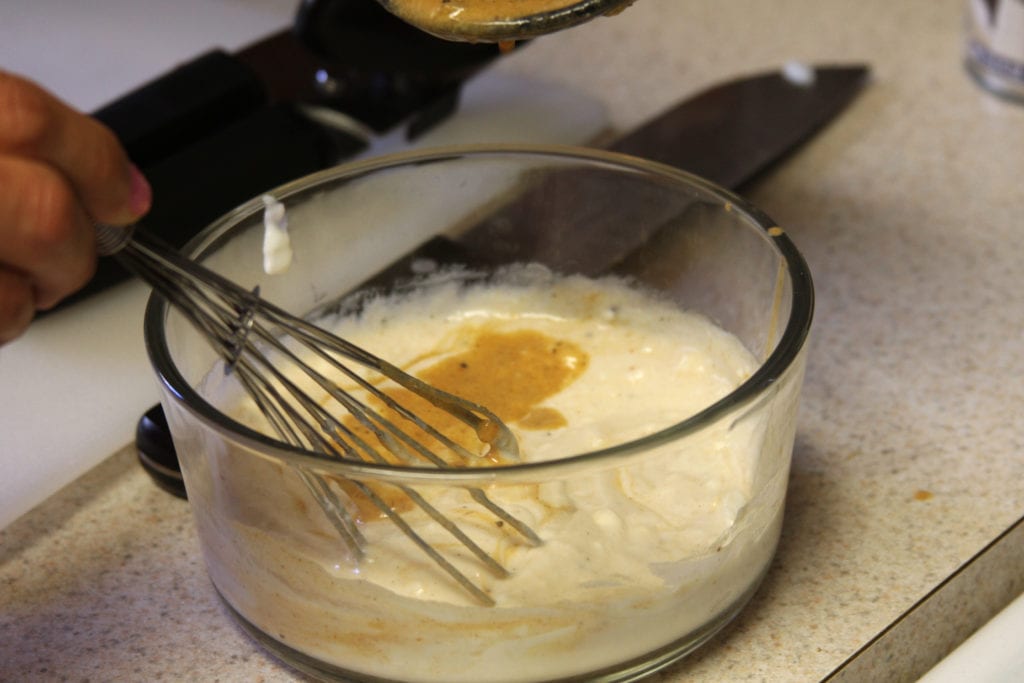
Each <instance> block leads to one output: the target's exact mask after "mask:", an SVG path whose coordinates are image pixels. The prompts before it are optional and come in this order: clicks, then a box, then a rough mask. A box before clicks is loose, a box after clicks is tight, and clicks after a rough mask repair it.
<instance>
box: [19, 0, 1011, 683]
mask: <svg viewBox="0 0 1024 683" xmlns="http://www.w3.org/2000/svg"><path fill="white" fill-rule="evenodd" d="M963 4H964V3H963V2H961V1H960V0H906V1H904V2H890V1H888V0H862V1H861V2H846V1H844V0H825V1H820V0H777V1H776V2H771V3H767V2H759V1H757V0H730V2H715V1H712V0H692V1H691V0H685V1H684V0H638V1H637V3H636V4H635V5H634V6H633V7H632V8H630V9H628V10H627V11H625V12H624V13H622V14H621V15H620V16H618V17H616V18H614V19H602V20H599V21H595V22H592V23H591V24H589V25H587V26H585V27H581V28H578V29H574V30H571V31H568V32H565V33H563V34H561V35H559V36H557V37H548V38H544V39H540V40H537V41H535V42H534V43H533V44H531V45H530V46H529V47H528V49H525V50H522V51H521V52H518V53H516V54H514V55H512V56H510V57H509V58H508V59H507V60H505V61H504V63H503V64H501V65H500V66H499V67H498V68H499V69H501V70H505V71H507V72H510V73H517V74H543V75H544V77H545V78H546V79H548V80H552V81H555V82H561V83H565V84H567V85H570V86H571V87H573V88H577V89H580V90H583V91H585V92H588V93H591V94H593V95H595V96H598V97H600V98H601V99H602V101H604V102H605V103H606V104H607V106H608V112H609V116H610V118H611V122H612V124H613V125H614V126H615V127H616V128H617V129H620V130H626V129H629V128H631V127H633V126H635V125H637V124H639V123H641V122H642V121H644V120H645V119H646V118H648V117H650V116H652V115H654V114H656V113H658V112H659V111H661V110H662V109H664V108H666V107H667V106H669V105H670V104H672V103H674V102H675V101H677V100H678V99H680V98H681V97H682V96H683V95H685V94H687V93H690V92H693V91H696V90H698V89H700V88H701V87H703V86H705V85H708V84H711V83H713V82H716V81H719V80H722V79H726V78H728V77H731V76H734V75H736V74H739V73H744V72H753V71H759V70H763V69H764V68H766V67H768V66H775V65H780V64H782V63H784V62H786V61H787V60H791V59H798V60H803V61H807V62H851V61H858V62H866V63H868V64H870V65H871V67H872V69H873V78H872V83H871V85H870V86H869V87H868V89H867V90H866V91H865V93H864V94H863V95H862V96H861V97H860V98H859V99H858V100H857V101H856V102H855V103H854V104H853V105H852V107H851V108H850V109H849V110H848V112H847V113H845V114H844V115H843V116H842V117H841V118H840V119H838V120H837V121H836V122H835V123H834V124H833V125H831V126H830V127H829V128H828V129H827V130H825V131H824V132H823V133H822V134H820V135H819V136H818V137H816V138H815V139H814V140H813V141H812V142H811V143H809V144H808V145H807V146H805V147H804V148H803V149H801V150H800V151H799V152H798V153H797V154H796V155H794V156H793V157H792V158H790V159H788V160H787V161H786V163H785V164H784V165H782V166H781V167H779V168H778V169H776V170H774V171H773V172H772V173H771V174H770V175H769V176H768V177H765V178H763V179H762V180H760V181H759V182H758V183H757V184H756V185H753V186H751V187H748V188H746V189H745V193H746V194H747V196H748V197H749V198H751V199H752V200H753V201H754V202H755V203H756V204H759V205H760V206H761V207H762V208H764V209H765V210H766V211H767V212H768V213H769V214H770V215H772V216H773V217H774V218H775V220H776V221H777V222H778V223H779V224H780V225H782V226H784V227H785V228H786V229H787V231H788V232H789V234H790V235H791V236H792V238H793V239H794V240H795V242H796V244H797V245H798V246H799V247H800V248H801V250H802V251H803V253H804V254H805V256H806V258H807V260H808V262H809V264H810V267H811V270H812V272H813V274H814V277H815V282H816V286H817V295H818V303H817V313H816V319H815V325H814V332H813V341H812V347H811V351H810V357H809V365H808V369H807V380H806V386H805V389H804V394H803V396H804V398H803V405H802V413H801V419H800V426H799V433H798V436H797V443H796V448H795V452H794V457H793V467H792V479H791V484H790V494H789V500H788V503H787V509H786V513H787V516H786V522H785V527H784V530H783V536H782V542H781V546H780V548H779V552H778V556H777V559H776V561H775V563H774V565H773V567H772V569H771V572H770V574H769V576H768V578H767V580H766V582H765V584H764V585H763V587H762V588H761V590H760V592H759V593H758V594H757V596H756V597H755V599H754V601H753V602H752V603H751V604H750V605H749V607H748V608H747V609H746V610H745V611H744V612H743V613H742V614H741V615H740V617H739V618H738V619H737V620H736V621H735V622H734V624H733V625H732V626H730V627H729V628H727V629H726V630H725V631H724V632H723V633H721V634H720V635H719V636H717V637H716V638H715V639H714V640H713V641H711V643H710V644H708V645H707V646H706V647H705V648H704V649H703V650H701V651H700V652H698V653H697V654H696V655H694V656H692V657H690V658H689V659H687V660H686V661H684V662H683V663H681V664H679V665H677V666H675V667H673V668H671V669H669V670H667V671H665V672H663V673H661V674H658V675H656V676H655V677H654V678H653V680H655V681H662V682H663V683H677V682H681V681H690V680H700V681H743V680H751V681H761V680H770V681H816V680H821V679H824V678H826V677H828V676H830V675H833V676H835V677H836V678H842V677H844V676H845V677H846V678H849V679H863V680H867V679H875V680H898V679H904V680H909V679H912V678H914V677H916V676H917V675H919V674H920V673H922V672H923V670H924V669H923V668H922V667H924V668H926V667H927V666H929V665H930V664H931V663H932V662H933V661H934V660H935V658H936V657H938V656H941V655H942V654H943V653H944V652H945V650H946V649H948V647H949V646H950V645H952V644H954V642H955V641H956V640H958V639H962V638H963V637H964V636H966V634H967V633H966V632H967V630H969V628H971V627H972V626H971V625H972V624H973V625H974V626H976V625H977V624H978V623H979V622H978V620H979V619H981V618H983V617H984V616H987V615H988V614H989V613H990V612H991V610H992V609H994V607H998V606H999V605H1001V604H1004V603H1005V602H1007V601H1008V600H1009V599H1010V598H1012V597H1013V596H1014V595H1015V594H1016V593H1017V592H1019V591H1020V590H1021V588H1022V587H1024V578H1022V577H1024V563H1022V561H1021V557H1020V554H1019V553H1018V554H1015V553H1014V552H1010V551H1006V544H1005V543H1004V545H1003V546H1002V548H1001V554H998V555H996V554H994V553H989V554H988V557H992V558H1000V559H998V561H996V560H995V559H993V560H992V561H991V562H992V566H989V567H987V569H986V572H985V574H984V576H985V577H986V580H985V581H982V580H980V579H979V578H978V577H977V576H975V577H973V578H969V573H968V572H965V571H961V572H960V573H959V574H956V575H954V573H955V572H956V571H957V570H958V568H961V567H962V566H964V565H965V564H966V563H968V562H969V561H970V560H971V559H972V558H973V557H975V556H976V555H977V554H978V553H979V552H981V551H983V550H985V549H986V547H987V546H989V544H990V543H992V542H993V541H994V540H995V539H996V538H997V537H999V535H1000V534H1001V533H1002V532H1004V531H1005V530H1007V529H1008V528H1010V527H1011V526H1012V525H1014V524H1015V522H1017V520H1018V519H1019V518H1021V517H1022V515H1024V484H1022V482H1024V418H1022V417H1021V415H1022V413H1024V411H1022V406H1024V382H1022V381H1021V377H1022V375H1024V287H1022V286H1021V285H1022V283H1024V275H1022V271H1021V266H1020V262H1021V246H1020V244H1021V238H1022V237H1024V223H1022V219H1021V215H1022V212H1024V183H1022V182H1021V178H1022V176H1024V173H1022V172H1024V107H1022V106H1016V105H1012V104H1008V103H1005V102H1002V101H1000V100H997V99H995V98H993V97H991V96H989V95H988V94H986V93H985V92H984V91H982V90H980V89H979V88H978V87H976V86H975V85H974V84H973V83H972V82H971V81H970V80H969V78H968V77H967V76H966V75H965V73H964V70H963V68H962V66H961V54H962V39H961V11H962V6H963ZM0 438H2V437H0ZM133 458H134V455H133V453H132V452H131V451H130V449H128V448H126V449H124V450H122V451H120V452H118V453H115V454H113V455H112V456H111V457H110V458H109V459H108V460H106V461H105V462H103V463H102V464H101V465H99V466H98V467H96V468H95V469H93V470H92V471H90V472H88V473H87V474H86V475H85V476H84V477H82V478H81V479H79V480H77V481H75V482H74V483H72V484H71V485H69V486H68V487H66V488H64V489H63V490H61V491H60V492H59V493H58V494H56V495H55V496H53V497H52V498H50V499H49V500H48V501H46V502H45V503H43V504H42V505H40V506H39V507H37V508H36V509H34V510H32V511H31V512H29V513H28V514H26V515H24V516H22V517H21V518H20V519H18V520H17V521H15V522H14V523H13V524H12V525H10V526H9V527H7V528H6V529H4V530H3V531H2V532H0V679H2V680H10V681H29V680H91V681H106V680H139V681H143V680H145V681H150V680H181V681H185V680H190V681H191V680H210V681H212V680H220V681H236V680H237V681H288V680H303V678H302V677H301V676H299V675H297V674H295V673H294V672H292V671H291V670H289V669H287V668H285V667H283V666H282V665H279V664H278V663H276V662H275V661H274V660H272V659H270V658H269V657H268V656H267V655H265V654H264V653H263V652H262V651H261V650H260V649H259V648H257V647H256V646H255V645H254V644H253V642H252V641H250V640H249V638H248V637H246V636H245V635H244V634H243V633H242V632H241V631H240V630H239V629H238V628H236V627H235V626H234V624H233V622H232V621H231V619H230V618H229V616H228V614H227V612H226V611H225V609H224V608H223V607H222V606H221V605H220V603H219V602H218V600H217V598H216V596H215V594H214V591H213V589H212V587H211V585H210V583H209V581H208V580H207V578H206V575H205V573H204V569H203V565H202V561H201V558H200V556H199V550H198V546H197V543H196V539H195V537H194V535H193V531H192V527H191V520H190V517H189V513H188V509H187V507H186V506H185V504H183V503H182V502H181V501H179V500H177V499H174V498H172V497H170V496H169V495H167V494H165V493H163V492H162V491H160V490H158V489H156V488H155V487H154V486H153V485H152V484H151V482H150V481H149V479H148V478H147V477H146V475H145V474H143V473H142V472H141V471H140V470H139V469H138V468H137V467H136V466H135V463H134V459H133ZM1016 536H1019V534H1016V535H1014V534H1010V535H1008V536H1006V537H1004V539H1003V540H1004V541H1006V542H1007V543H1008V542H1009V541H1011V540H1014V539H1015V538H1016ZM990 550H991V549H990ZM997 550H1000V548H997ZM1011 550H1012V549H1011ZM985 557H986V555H985V554H984V553H983V554H982V556H981V558H980V559H981V560H984V558H985ZM1007 558H1009V559H1007ZM949 577H954V579H950V578H949ZM956 577H961V578H962V579H963V580H962V581H960V583H959V584H958V583H957V581H956V580H955V579H956ZM966 581H970V582H973V583H972V584H970V585H968V586H967V587H966V588H965V587H964V585H963V584H964V582H966ZM993 581H994V582H995V583H993ZM982 584H985V585H988V586H989V589H990V590H989V594H988V595H987V597H984V599H982V598H981V597H979V598H978V599H977V600H972V597H971V596H973V595H979V596H980V594H981V587H982ZM992 585H995V586H996V587H995V588H994V589H993V588H991V586H992ZM954 598H955V599H954ZM943 599H945V602H943ZM981 602H984V604H981ZM943 605H946V606H945V607H943ZM926 608H927V609H931V610H933V611H932V612H931V614H933V616H932V617H930V618H928V619H922V620H919V621H920V622H921V623H918V624H917V626H915V628H914V634H913V637H912V638H909V639H908V638H906V637H904V639H903V640H900V639H899V638H890V639H888V641H887V640H886V638H885V637H879V634H883V633H887V634H893V633H895V634H897V635H899V625H900V624H901V623H908V619H909V617H911V616H913V614H914V612H915V611H917V612H919V613H921V614H924V612H921V610H922V609H926ZM905 635H906V634H904V636H905ZM882 645H886V647H887V649H886V650H885V652H884V653H882V652H878V653H877V656H872V655H873V654H874V653H875V652H876V650H877V649H878V648H881V647H882ZM858 652H860V653H861V656H860V657H858V658H856V659H854V660H852V661H853V663H855V664H858V667H859V668H857V669H856V671H853V673H851V671H852V670H851V669H850V668H849V667H846V668H844V666H843V665H844V662H847V661H848V660H850V658H851V657H852V656H854V655H855V653H858Z"/></svg>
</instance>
